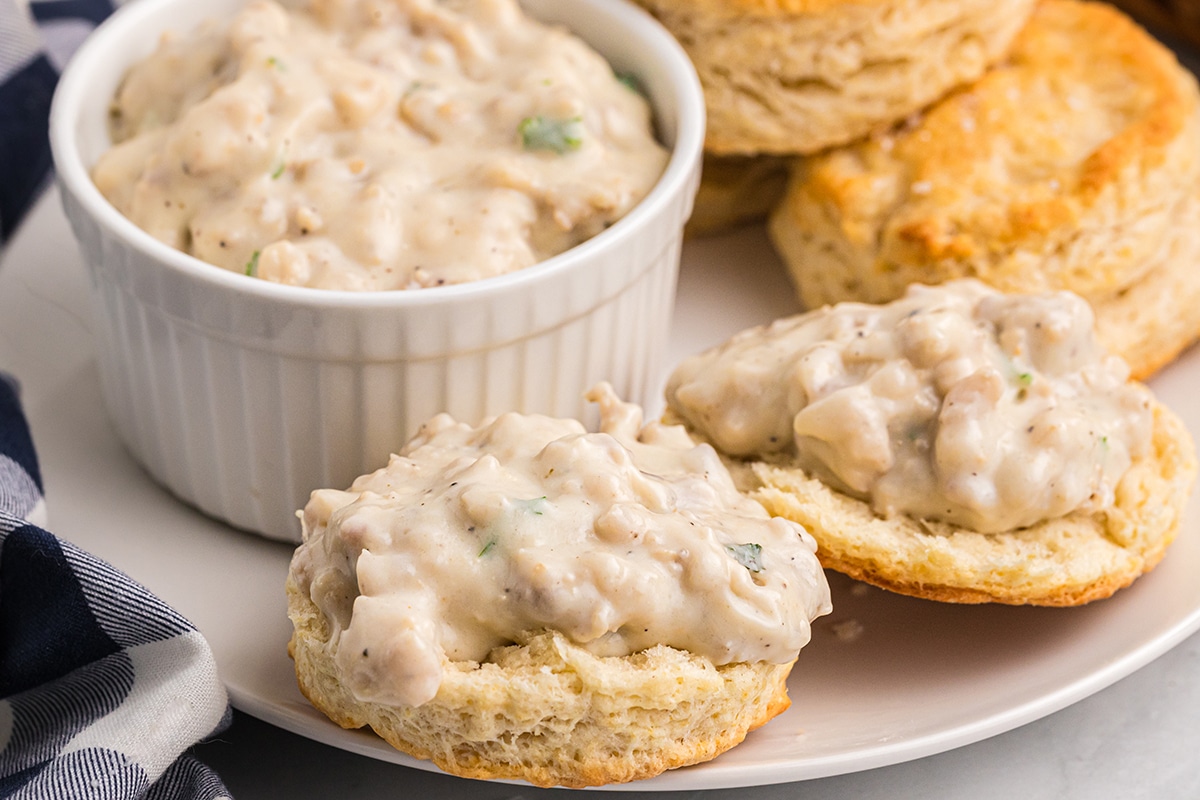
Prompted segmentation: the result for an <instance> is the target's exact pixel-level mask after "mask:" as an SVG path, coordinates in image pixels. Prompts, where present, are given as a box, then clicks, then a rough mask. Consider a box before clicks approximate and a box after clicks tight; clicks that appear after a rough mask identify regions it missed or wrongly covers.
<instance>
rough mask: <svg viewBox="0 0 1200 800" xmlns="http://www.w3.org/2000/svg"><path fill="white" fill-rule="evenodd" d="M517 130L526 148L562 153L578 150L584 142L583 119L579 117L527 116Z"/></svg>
mask: <svg viewBox="0 0 1200 800" xmlns="http://www.w3.org/2000/svg"><path fill="white" fill-rule="evenodd" d="M517 132H518V133H520V134H521V145H522V146H523V147H524V148H525V149H526V150H549V151H551V152H553V153H558V154H559V155H562V154H563V153H566V152H567V151H569V150H578V149H579V148H580V146H581V145H582V144H583V120H582V119H580V118H579V117H574V118H572V119H547V118H546V117H543V116H536V117H526V118H525V119H523V120H521V124H520V125H518V126H517Z"/></svg>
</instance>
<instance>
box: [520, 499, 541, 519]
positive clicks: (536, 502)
mask: <svg viewBox="0 0 1200 800" xmlns="http://www.w3.org/2000/svg"><path fill="white" fill-rule="evenodd" d="M516 505H517V506H518V507H519V508H523V509H525V510H526V511H528V512H530V513H531V514H537V515H538V516H539V517H540V516H541V515H542V514H543V513H545V510H546V495H542V496H541V497H535V498H533V499H532V500H517V501H516Z"/></svg>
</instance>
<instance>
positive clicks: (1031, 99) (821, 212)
mask: <svg viewBox="0 0 1200 800" xmlns="http://www.w3.org/2000/svg"><path fill="white" fill-rule="evenodd" d="M1198 115H1200V93H1198V92H1197V88H1196V81H1195V79H1194V78H1193V76H1192V75H1191V74H1190V73H1189V72H1187V71H1186V70H1184V69H1183V68H1182V67H1180V66H1179V64H1178V62H1177V61H1176V60H1175V57H1174V56H1173V55H1172V54H1171V53H1170V52H1169V51H1167V50H1166V49H1165V48H1164V47H1162V46H1161V45H1159V44H1158V43H1157V42H1156V41H1154V40H1153V39H1152V38H1151V37H1150V36H1149V35H1148V34H1147V33H1146V32H1145V31H1143V30H1142V29H1141V28H1139V27H1138V26H1137V25H1136V24H1135V23H1133V22H1132V21H1131V20H1129V19H1128V18H1126V17H1124V16H1123V15H1122V14H1120V13H1119V12H1117V11H1116V10H1114V9H1112V8H1111V7H1109V6H1106V5H1103V4H1098V3H1082V2H1076V1H1075V0H1048V2H1045V3H1043V4H1042V5H1041V6H1039V7H1038V9H1037V11H1036V12H1035V14H1034V16H1033V18H1032V19H1031V21H1030V23H1029V24H1028V26H1027V27H1026V28H1025V29H1024V30H1023V31H1022V32H1021V34H1020V35H1019V36H1018V37H1017V39H1016V41H1015V42H1014V45H1013V49H1012V52H1011V53H1010V55H1009V58H1008V59H1007V60H1006V61H1005V62H1004V63H1002V64H1000V65H998V66H996V67H994V68H993V69H991V70H990V71H988V72H987V74H985V75H984V77H983V78H981V79H980V80H979V81H978V82H976V83H975V84H974V85H972V86H971V87H969V88H967V89H964V90H962V91H959V92H956V93H954V94H952V95H950V96H949V97H947V98H946V99H944V100H942V101H941V102H939V103H936V104H934V105H933V106H931V107H930V108H928V109H927V110H925V111H924V112H923V113H921V114H919V115H917V116H915V117H914V118H912V119H911V120H909V121H907V122H906V123H904V124H902V125H901V126H899V127H897V128H895V129H893V130H892V131H889V132H887V133H884V134H881V135H877V136H873V137H870V138H868V139H865V140H862V141H859V142H857V143H855V144H852V145H849V146H846V147H843V148H840V149H836V150H830V151H827V152H825V153H822V154H820V155H817V156H814V157H812V158H809V159H805V160H803V161H799V162H796V163H795V165H794V171H793V173H792V176H791V181H790V184H789V187H788V189H787V193H786V197H785V199H784V201H783V203H782V205H781V206H780V207H779V208H778V209H777V210H776V211H775V212H774V214H773V217H772V220H771V223H770V232H771V235H772V238H773V240H774V242H775V244H776V246H777V247H778V249H779V251H780V253H781V254H782V256H783V258H784V260H785V261H786V263H787V265H788V268H789V270H790V272H791V274H792V277H793V278H794V281H795V284H796V287H797V289H798V292H799V295H800V298H801V301H802V302H803V303H804V304H805V305H807V306H810V307H815V306H819V305H822V304H825V303H831V302H838V301H841V300H847V299H856V300H869V301H874V302H880V301H885V300H890V299H892V298H894V297H897V296H899V295H900V293H902V292H903V291H904V289H905V287H906V286H907V285H908V284H910V283H917V282H921V283H938V282H941V281H945V280H950V279H953V278H958V277H976V278H979V279H981V280H983V281H985V282H987V283H989V284H991V285H993V286H996V287H998V288H1000V289H1003V290H1006V291H1013V292H1022V291H1042V290H1047V289H1067V290H1070V291H1073V292H1075V293H1077V294H1079V295H1081V296H1083V297H1085V298H1086V299H1087V300H1088V301H1089V302H1090V303H1091V304H1092V307H1093V308H1094V309H1095V312H1096V317H1097V332H1098V335H1099V337H1100V339H1101V341H1102V342H1103V343H1104V344H1105V345H1106V346H1107V347H1108V348H1109V349H1110V350H1111V351H1113V352H1115V353H1117V354H1119V355H1121V356H1123V357H1124V358H1125V359H1126V360H1127V361H1128V362H1129V363H1130V366H1131V368H1132V370H1133V373H1134V375H1135V376H1138V377H1145V376H1147V375H1149V374H1151V373H1152V372H1154V371H1155V370H1156V369H1158V368H1159V367H1161V366H1162V365H1163V364H1165V363H1167V362H1168V361H1170V360H1171V359H1173V358H1174V357H1175V356H1176V355H1177V354H1178V353H1179V352H1180V351H1181V350H1182V349H1183V348H1184V347H1186V346H1187V345H1188V344H1190V343H1191V342H1192V341H1193V340H1194V339H1195V338H1196V335H1197V333H1198V332H1200V302H1198V301H1200V273H1198V272H1197V271H1196V270H1195V269H1194V266H1195V264H1196V263H1197V261H1200V202H1198V197H1197V192H1198V187H1200V117H1198Z"/></svg>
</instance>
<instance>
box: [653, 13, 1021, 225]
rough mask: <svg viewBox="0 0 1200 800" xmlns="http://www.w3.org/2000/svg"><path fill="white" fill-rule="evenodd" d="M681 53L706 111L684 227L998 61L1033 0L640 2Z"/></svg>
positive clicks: (738, 212)
mask: <svg viewBox="0 0 1200 800" xmlns="http://www.w3.org/2000/svg"><path fill="white" fill-rule="evenodd" d="M639 1H640V2H641V4H642V5H643V6H645V7H646V8H647V9H648V10H650V11H651V13H653V14H654V15H655V16H656V17H658V19H659V20H660V21H661V22H663V24H664V25H665V26H666V27H667V28H668V29H669V30H670V31H671V32H672V33H673V34H674V35H675V36H676V38H677V39H678V40H679V41H680V43H681V44H682V45H683V46H684V48H685V49H686V50H687V52H688V54H689V56H691V58H692V61H693V62H694V63H695V65H696V70H697V72H698V73H699V75H700V80H701V83H702V84H703V86H704V90H705V97H706V100H707V111H708V134H707V139H706V142H705V147H706V152H707V157H706V161H705V173H704V178H703V181H702V184H701V189H700V195H699V197H698V198H697V211H696V214H695V216H694V218H693V220H692V223H691V226H690V228H689V230H690V231H691V232H693V233H698V232H707V231H712V230H716V229H719V228H721V227H724V226H727V225H729V224H732V223H735V222H738V221H742V220H744V219H747V218H751V217H756V216H762V215H764V214H765V213H766V211H767V210H768V209H769V207H770V205H771V204H772V203H773V201H774V200H775V199H777V198H778V196H779V195H780V194H781V193H782V185H783V181H782V176H783V169H782V167H783V164H784V162H783V160H782V159H781V158H779V157H786V156H794V155H804V154H809V153H815V152H817V151H819V150H822V149H824V148H827V147H831V146H837V145H843V144H846V143H848V142H851V141H854V140H855V139H858V138H860V137H863V136H866V135H868V134H870V133H872V132H874V131H878V130H881V129H884V128H887V127H888V126H890V125H892V124H893V123H895V122H897V121H899V120H901V119H904V118H905V117H906V116H908V115H909V114H912V113H913V112H916V111H918V110H919V109H921V108H923V107H925V106H926V105H928V104H929V103H931V102H933V101H935V100H937V99H938V98H940V97H942V96H944V95H945V94H946V93H947V92H949V91H951V90H952V89H954V88H956V87H958V86H961V85H963V84H966V83H969V82H971V81H973V80H976V79H978V78H979V76H980V75H982V74H983V72H984V71H985V70H986V69H987V68H988V66H989V65H991V64H993V63H995V62H996V61H997V60H999V59H1001V58H1003V57H1004V55H1005V54H1006V53H1007V51H1008V48H1009V47H1010V45H1011V42H1012V39H1013V37H1014V36H1015V35H1016V34H1017V31H1018V30H1020V28H1021V27H1022V26H1023V25H1024V24H1025V22H1026V20H1027V19H1028V17H1029V14H1030V12H1031V10H1032V8H1033V0H1002V2H987V0H911V1H910V2H902V3H901V2H896V0H855V1H853V2H847V1H846V0H639Z"/></svg>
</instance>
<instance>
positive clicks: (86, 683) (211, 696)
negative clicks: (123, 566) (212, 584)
mask: <svg viewBox="0 0 1200 800" xmlns="http://www.w3.org/2000/svg"><path fill="white" fill-rule="evenodd" d="M42 510H43V502H42V486H41V477H40V474H39V472H38V465H37V459H36V456H35V455H34V450H33V443H32V441H31V439H30V436H29V429H28V427H27V425H26V423H25V417H24V415H23V414H22V412H21V408H20V404H19V402H18V398H17V392H16V388H15V385H14V384H13V383H12V382H11V381H10V380H9V379H8V378H7V377H5V376H4V375H3V374H2V373H0V797H3V798H113V800H125V798H147V799H149V798H162V799H164V800H165V799H166V798H178V799H179V800H183V798H188V799H189V800H192V799H193V798H194V799H195V800H200V799H202V798H203V799H204V800H216V799H217V798H223V797H228V792H227V791H226V789H225V787H224V785H223V784H222V783H221V781H220V779H219V778H218V777H217V776H216V775H215V774H214V773H212V772H211V771H210V770H209V769H208V768H207V767H205V766H204V765H203V764H201V763H200V762H198V761H196V760H195V759H194V758H192V757H191V756H188V755H184V751H186V750H187V749H188V748H189V747H190V746H191V745H193V744H195V743H196V742H198V741H200V740H201V739H203V738H205V737H207V736H209V735H211V734H213V733H215V732H217V731H219V730H222V729H223V728H224V727H225V726H226V725H227V724H228V722H229V708H228V702H227V700H226V696H225V690H224V688H223V687H222V685H221V682H220V680H219V678H218V676H217V667H216V663H215V662H214V660H213V655H212V651H211V650H210V649H209V646H208V642H206V641H205V640H204V637H203V636H201V635H200V632H199V631H197V630H196V629H195V628H194V627H193V626H192V625H191V623H189V622H188V621H187V620H186V619H184V618H183V617H181V616H180V615H179V614H178V613H176V612H175V611H174V610H173V609H171V608H170V607H168V606H167V605H166V604H165V603H163V602H162V601H161V600H160V599H158V598H157V597H155V596H154V595H153V594H151V593H150V592H149V591H148V590H147V589H145V588H144V587H142V586H141V585H139V584H138V583H136V582H134V581H133V580H132V579H130V578H129V577H128V576H126V575H124V574H123V573H121V572H119V571H118V570H116V569H114V568H113V567H111V566H109V565H108V564H106V563H104V562H103V561H101V560H99V559H97V558H95V557H94V556H91V555H89V554H88V553H85V552H83V551H82V550H80V549H79V548H77V547H74V546H72V545H71V544H69V543H67V542H64V541H62V540H60V539H58V538H56V537H55V536H54V535H52V534H50V533H49V532H47V531H46V530H45V529H44V528H42V527H40V526H39V525H37V524H35V522H33V521H31V518H37V517H40V516H41V515H42Z"/></svg>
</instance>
